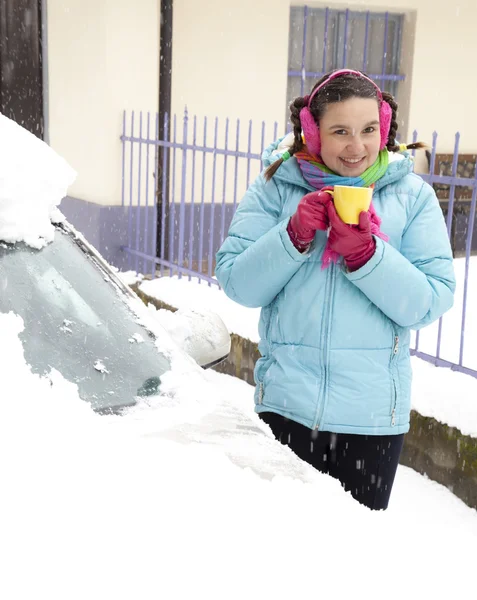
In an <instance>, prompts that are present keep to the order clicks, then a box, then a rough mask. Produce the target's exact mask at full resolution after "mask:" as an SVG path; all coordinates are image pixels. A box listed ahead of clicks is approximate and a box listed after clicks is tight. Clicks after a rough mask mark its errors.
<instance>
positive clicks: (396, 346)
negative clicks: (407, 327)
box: [391, 335, 399, 427]
mask: <svg viewBox="0 0 477 600" xmlns="http://www.w3.org/2000/svg"><path fill="white" fill-rule="evenodd" d="M398 352H399V336H398V335H395V336H394V344H393V354H392V356H391V379H392V393H393V402H392V409H391V427H395V425H396V406H397V388H396V379H395V377H394V373H393V365H394V360H395V358H396V356H397V354H398Z"/></svg>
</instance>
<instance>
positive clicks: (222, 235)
mask: <svg viewBox="0 0 477 600" xmlns="http://www.w3.org/2000/svg"><path fill="white" fill-rule="evenodd" d="M228 143H229V119H228V117H227V119H226V120H225V143H224V149H225V151H226V152H227V148H228ZM222 183H223V185H222V214H221V215H220V244H222V242H223V241H224V239H225V203H226V200H227V153H226V154H225V156H224V180H223V182H222Z"/></svg>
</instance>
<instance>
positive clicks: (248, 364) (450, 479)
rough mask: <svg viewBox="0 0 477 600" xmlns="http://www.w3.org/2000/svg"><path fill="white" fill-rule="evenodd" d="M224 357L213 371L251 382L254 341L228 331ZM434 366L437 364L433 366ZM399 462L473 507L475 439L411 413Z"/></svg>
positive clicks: (476, 472) (159, 303)
mask: <svg viewBox="0 0 477 600" xmlns="http://www.w3.org/2000/svg"><path fill="white" fill-rule="evenodd" d="M132 288H133V289H134V291H135V292H136V293H137V294H138V295H139V297H140V298H141V300H142V301H143V302H145V303H146V304H148V303H151V304H153V305H154V306H155V307H156V308H159V309H160V308H164V309H167V310H171V311H173V312H174V311H175V310H176V309H175V308H174V307H172V306H170V305H168V304H165V303H164V302H162V301H160V300H157V299H156V298H152V297H151V296H148V295H147V294H144V292H141V291H140V290H139V289H138V285H137V284H136V285H134V286H132ZM231 337H232V349H231V352H230V354H229V356H228V358H227V359H226V360H225V361H224V362H222V363H221V364H220V365H217V366H216V367H215V370H216V371H218V372H220V373H225V374H227V375H233V376H234V377H239V378H240V379H243V380H244V381H246V382H247V383H250V384H253V369H254V366H255V362H256V360H257V359H258V357H259V356H260V353H259V351H258V348H257V344H256V343H254V342H251V341H250V340H247V339H244V338H241V337H240V336H239V335H236V334H232V336H231ZM436 368H438V367H436ZM401 464H403V465H405V466H407V467H411V468H412V469H414V470H415V471H417V472H418V473H421V474H423V475H427V476H428V477H429V478H430V479H432V480H434V481H437V482H438V483H440V484H442V485H445V486H446V487H447V488H448V489H449V490H451V491H452V492H453V493H454V494H455V495H456V496H458V497H459V498H460V499H461V500H463V501H464V502H465V503H466V504H467V505H468V506H470V507H471V508H475V509H477V439H476V438H472V437H470V436H466V435H463V434H462V433H461V432H460V431H459V430H458V429H456V428H454V427H449V426H448V425H444V424H443V423H440V422H439V421H436V420H435V419H433V418H431V417H423V416H422V415H420V414H419V413H417V412H416V411H412V412H411V429H410V431H409V433H408V434H407V435H406V437H405V442H404V448H403V452H402V454H401Z"/></svg>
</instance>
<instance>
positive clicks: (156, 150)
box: [151, 113, 167, 279]
mask: <svg viewBox="0 0 477 600" xmlns="http://www.w3.org/2000/svg"><path fill="white" fill-rule="evenodd" d="M165 118H166V119H167V113H166V115H165ZM165 125H166V126H165V127H164V135H165V138H166V139H167V121H166V123H165ZM155 139H156V140H157V141H159V113H156V137H155ZM164 150H165V148H164ZM164 154H165V153H164ZM158 180H159V146H158V145H157V144H155V148H154V202H153V206H154V208H153V231H152V249H151V256H154V257H155V256H156V254H157V192H158ZM163 225H164V221H162V222H161V228H162V226H163ZM162 240H163V238H161V242H162ZM161 245H162V243H161ZM161 269H162V265H161ZM151 277H152V279H155V277H156V261H155V260H153V261H152V265H151Z"/></svg>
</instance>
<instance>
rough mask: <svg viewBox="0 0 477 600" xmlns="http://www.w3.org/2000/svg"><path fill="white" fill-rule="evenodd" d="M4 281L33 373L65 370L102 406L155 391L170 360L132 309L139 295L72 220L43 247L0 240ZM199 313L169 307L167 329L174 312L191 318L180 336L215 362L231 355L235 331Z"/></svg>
mask: <svg viewBox="0 0 477 600" xmlns="http://www.w3.org/2000/svg"><path fill="white" fill-rule="evenodd" d="M0 282H1V283H0V286H1V294H0V312H2V313H8V312H13V313H15V314H17V315H19V316H20V317H21V318H22V319H23V323H24V330H23V332H22V333H21V334H20V338H21V340H22V343H23V347H24V353H25V360H26V361H27V363H28V364H29V365H30V366H31V368H32V370H33V372H35V373H38V374H40V375H45V374H47V373H49V372H50V371H51V369H55V370H57V371H59V372H60V373H61V374H62V375H63V377H65V379H67V380H68V381H71V382H74V383H76V384H77V386H78V389H79V393H80V396H81V397H82V398H83V399H85V400H88V401H89V402H90V403H91V404H92V406H93V407H94V408H95V409H96V410H99V411H104V410H107V411H110V410H116V409H118V408H121V407H124V406H128V405H131V404H133V403H134V399H135V398H136V397H137V396H150V395H153V394H156V393H157V391H158V387H159V384H160V378H161V375H163V373H164V372H165V371H167V370H168V369H169V367H170V365H169V361H168V359H167V357H166V356H165V355H164V354H163V353H161V352H160V351H159V350H158V348H157V347H156V343H155V335H154V333H153V332H151V330H150V329H149V328H147V327H146V326H144V324H143V323H141V322H140V319H139V318H138V311H137V310H134V306H135V305H136V309H137V308H140V307H139V306H138V305H139V304H140V300H139V299H138V298H137V297H136V296H135V294H134V293H133V292H132V291H131V290H130V288H129V287H128V286H127V285H125V284H124V283H123V282H122V280H121V279H120V277H118V276H117V275H116V273H115V272H114V271H113V270H112V269H111V268H110V267H109V265H108V264H107V263H106V262H105V261H104V260H103V259H102V258H101V256H100V255H99V254H98V253H97V252H96V251H95V250H94V248H93V247H92V246H90V245H89V244H88V243H87V242H86V241H85V240H84V238H83V237H82V236H81V235H80V234H77V233H76V232H75V231H74V229H73V228H71V227H70V226H69V225H68V223H66V222H63V223H61V224H57V225H56V232H55V238H54V241H53V242H52V243H50V244H47V245H46V246H44V247H43V248H41V249H35V248H32V247H30V246H28V245H26V244H25V243H23V242H19V243H18V242H17V243H16V244H8V243H5V242H1V243H0ZM194 317H195V315H193V314H192V315H191V314H188V315H181V314H178V315H177V316H176V315H175V314H174V315H172V314H171V315H170V317H169V319H167V321H166V325H167V324H169V323H170V322H171V321H172V324H171V326H170V327H167V329H169V333H172V334H173V337H176V339H177V337H178V336H177V335H176V336H174V319H176V320H178V322H179V327H175V329H176V330H178V331H181V330H182V331H183V330H184V324H186V325H187V329H186V331H187V334H188V335H182V336H181V337H180V339H179V340H178V341H179V342H184V344H182V345H183V346H184V345H185V349H186V350H187V351H188V353H189V355H192V356H193V357H194V358H195V359H196V360H197V362H198V363H199V364H200V365H201V366H203V367H209V366H212V365H213V364H216V363H217V362H219V361H220V360H222V359H223V358H225V356H227V354H228V352H229V350H230V336H229V334H228V332H227V330H226V329H225V326H224V325H223V324H222V323H221V321H220V320H219V319H216V320H215V322H213V323H212V327H211V319H213V315H211V316H209V319H208V320H207V315H204V316H202V315H197V316H196V318H194ZM164 321H165V320H164V319H162V322H163V323H164ZM181 325H182V326H181ZM214 325H215V328H214ZM210 338H213V339H210ZM191 340H192V341H191Z"/></svg>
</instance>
